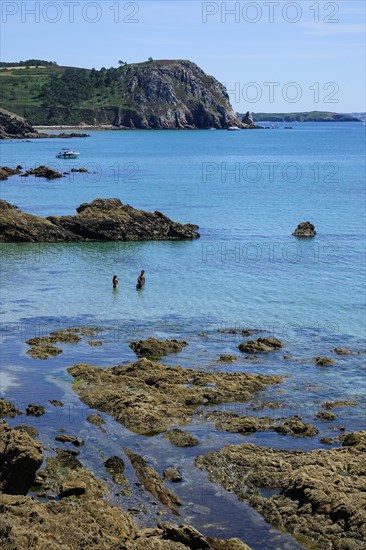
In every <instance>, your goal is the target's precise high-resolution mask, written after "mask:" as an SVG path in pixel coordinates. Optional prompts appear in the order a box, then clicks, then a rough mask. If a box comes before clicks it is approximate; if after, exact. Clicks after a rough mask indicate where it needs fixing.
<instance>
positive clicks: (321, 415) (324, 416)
mask: <svg viewBox="0 0 366 550" xmlns="http://www.w3.org/2000/svg"><path fill="white" fill-rule="evenodd" d="M315 417H316V418H317V419H318V420H328V421H329V420H336V419H337V418H338V416H337V415H336V414H334V413H332V412H329V411H319V412H318V413H316V415H315Z"/></svg>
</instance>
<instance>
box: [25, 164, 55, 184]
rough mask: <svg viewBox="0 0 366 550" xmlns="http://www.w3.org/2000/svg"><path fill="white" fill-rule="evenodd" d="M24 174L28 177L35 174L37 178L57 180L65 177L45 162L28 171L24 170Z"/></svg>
mask: <svg viewBox="0 0 366 550" xmlns="http://www.w3.org/2000/svg"><path fill="white" fill-rule="evenodd" d="M22 175H23V176H26V177H27V176H35V177H36V178H45V179H47V180H55V179H59V178H62V177H63V175H62V174H61V173H60V172H58V171H57V170H54V169H53V168H49V167H48V166H45V165H43V164H42V165H41V166H37V168H32V169H31V170H27V172H24V174H22Z"/></svg>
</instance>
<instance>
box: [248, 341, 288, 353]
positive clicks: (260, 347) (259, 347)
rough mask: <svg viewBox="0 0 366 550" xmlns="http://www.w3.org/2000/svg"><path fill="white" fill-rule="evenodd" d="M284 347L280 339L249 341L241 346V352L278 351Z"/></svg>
mask: <svg viewBox="0 0 366 550" xmlns="http://www.w3.org/2000/svg"><path fill="white" fill-rule="evenodd" d="M282 347H283V344H282V342H281V340H278V338H257V340H249V341H248V342H244V344H240V345H239V349H240V351H242V352H245V353H260V352H268V351H277V350H279V349H280V348H282Z"/></svg>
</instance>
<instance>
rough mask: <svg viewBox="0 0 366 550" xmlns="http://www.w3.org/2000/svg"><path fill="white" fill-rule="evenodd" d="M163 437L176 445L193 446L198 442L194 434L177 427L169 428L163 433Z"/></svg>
mask: <svg viewBox="0 0 366 550" xmlns="http://www.w3.org/2000/svg"><path fill="white" fill-rule="evenodd" d="M164 437H165V438H166V439H168V440H169V441H170V443H171V444H172V445H175V446H176V447H195V446H196V445H198V444H199V439H198V438H197V437H196V436H194V435H192V434H190V433H188V432H185V431H183V430H179V428H175V429H174V430H169V431H168V432H166V433H165V434H164Z"/></svg>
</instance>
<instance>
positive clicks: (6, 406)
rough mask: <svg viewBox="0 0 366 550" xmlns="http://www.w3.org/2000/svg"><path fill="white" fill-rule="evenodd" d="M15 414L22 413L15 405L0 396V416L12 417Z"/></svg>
mask: <svg viewBox="0 0 366 550" xmlns="http://www.w3.org/2000/svg"><path fill="white" fill-rule="evenodd" d="M17 414H22V413H21V411H19V410H18V409H17V408H16V407H15V405H13V404H12V403H10V401H7V400H6V399H3V398H0V418H3V417H6V416H8V417H11V418H14V417H15V416H16V415H17Z"/></svg>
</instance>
